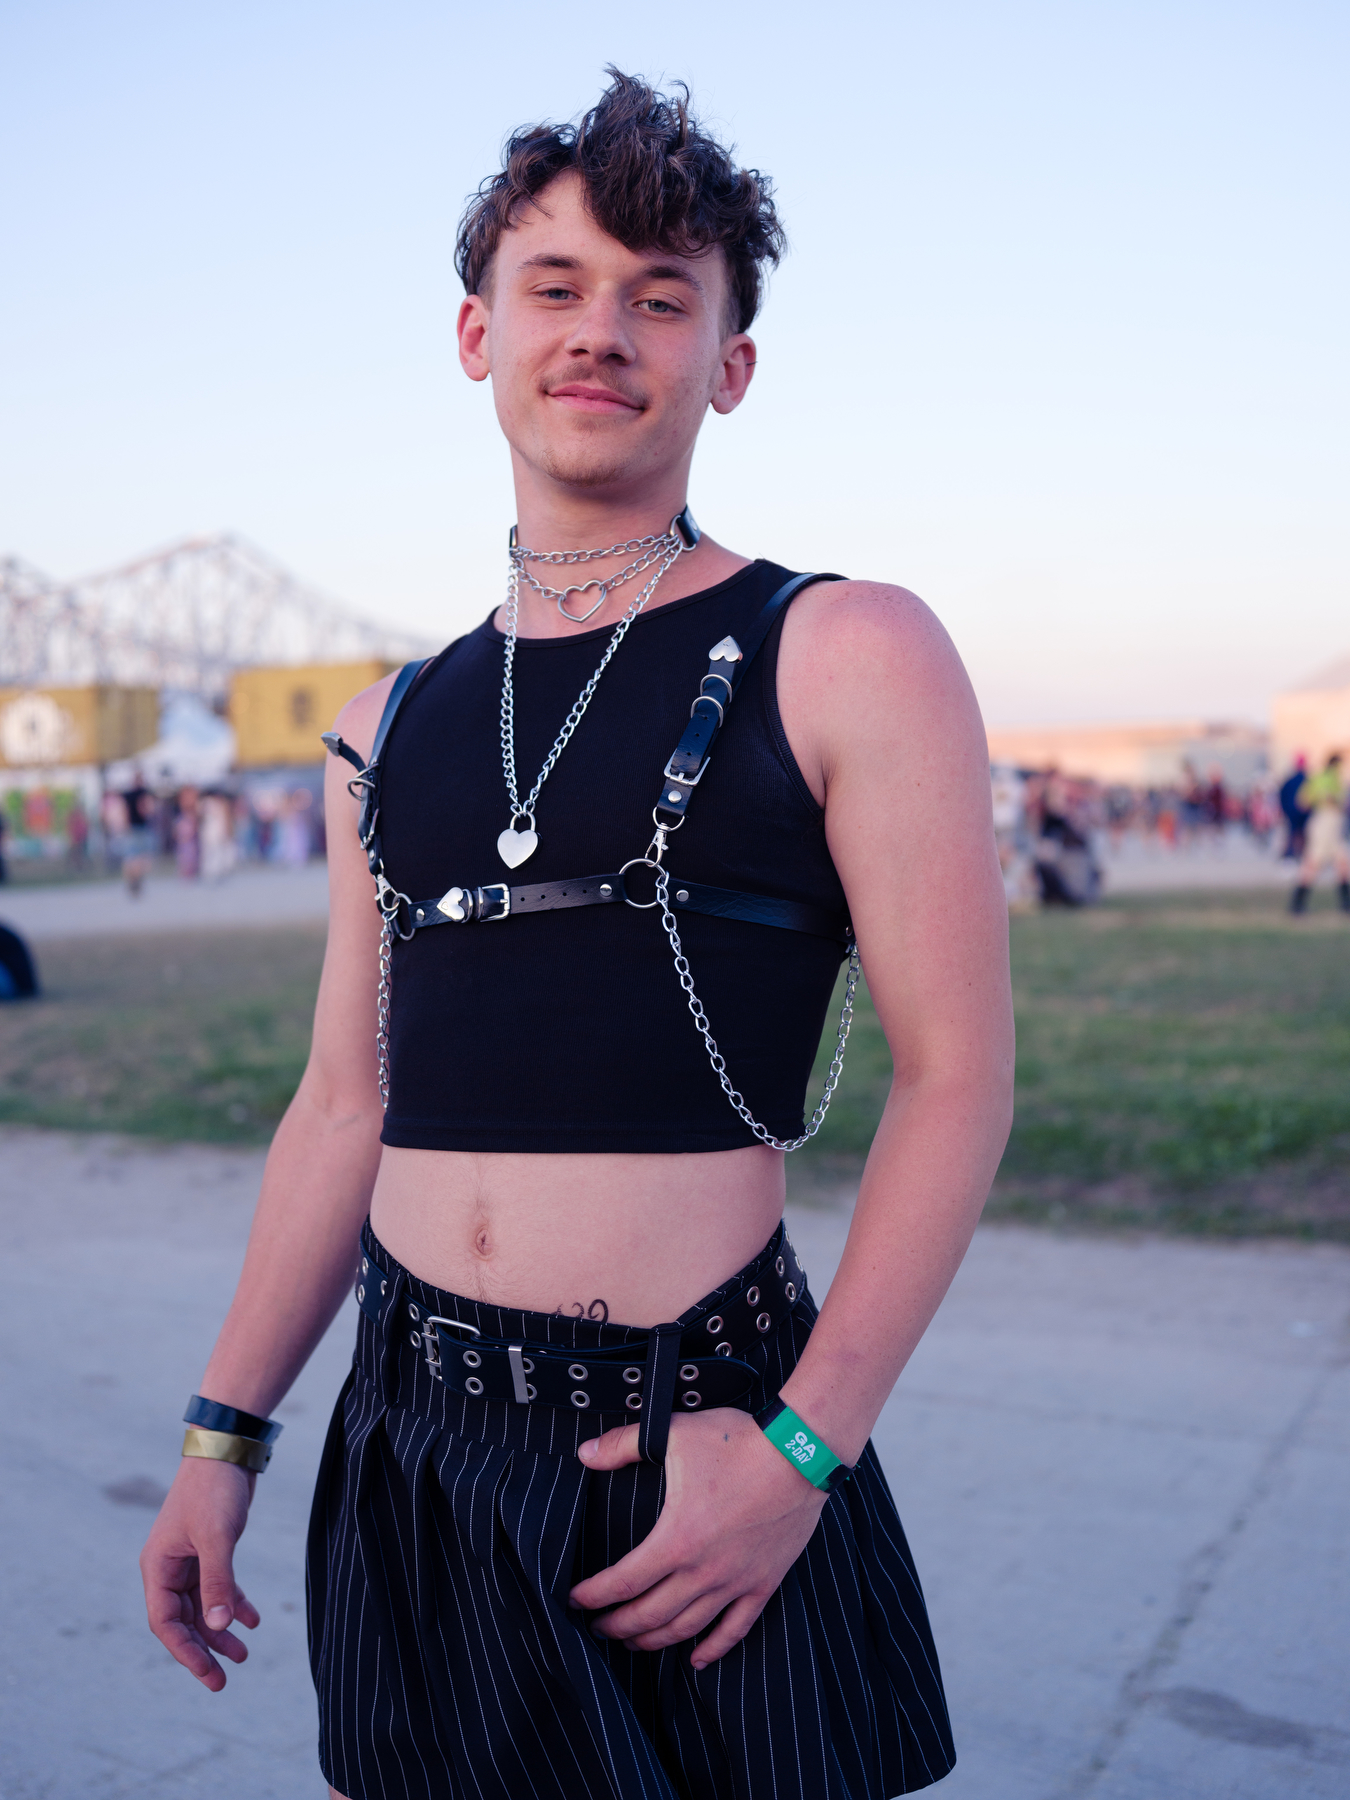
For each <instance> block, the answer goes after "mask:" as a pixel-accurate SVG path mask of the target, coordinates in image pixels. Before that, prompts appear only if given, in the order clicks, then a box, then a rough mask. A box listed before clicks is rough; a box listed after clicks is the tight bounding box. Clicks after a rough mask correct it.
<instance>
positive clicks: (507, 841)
mask: <svg viewBox="0 0 1350 1800" xmlns="http://www.w3.org/2000/svg"><path fill="white" fill-rule="evenodd" d="M538 848H539V833H538V832H537V831H529V830H526V831H514V830H513V829H512V828H511V826H509V825H508V826H507V828H506V830H505V831H504V832H503V833H502V834H501V836H500V837H499V838H498V839H497V854H498V856H500V857H501V859H502V861H503V862H504V863H505V864H506V866H507V868H508V869H518V868H519V867H520V865H521V864H522V863H523V862H525V861H526V860H527V859H528V858H529V857H531V856H533V855H534V853H535V851H536V850H537V849H538Z"/></svg>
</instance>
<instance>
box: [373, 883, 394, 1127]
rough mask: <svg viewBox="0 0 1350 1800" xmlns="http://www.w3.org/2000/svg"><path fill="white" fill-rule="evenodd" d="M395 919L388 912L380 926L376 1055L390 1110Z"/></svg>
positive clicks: (382, 1101)
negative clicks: (390, 1029) (390, 1030)
mask: <svg viewBox="0 0 1350 1800" xmlns="http://www.w3.org/2000/svg"><path fill="white" fill-rule="evenodd" d="M393 948H394V921H393V919H392V918H390V916H389V915H388V913H386V914H385V915H384V920H383V923H382V924H381V926H380V986H379V990H378V996H379V997H378V1001H377V1008H378V1010H377V1013H376V1025H375V1056H376V1061H377V1063H378V1066H379V1071H380V1075H379V1081H380V1110H381V1111H382V1112H388V1111H389V996H390V994H391V993H392V991H393V986H392V982H391V980H390V976H391V974H392V971H393V954H392V953H393Z"/></svg>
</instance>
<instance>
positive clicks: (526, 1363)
mask: <svg viewBox="0 0 1350 1800" xmlns="http://www.w3.org/2000/svg"><path fill="white" fill-rule="evenodd" d="M520 1366H521V1368H522V1369H524V1371H525V1373H526V1374H527V1375H533V1374H534V1364H533V1363H532V1362H531V1361H530V1359H529V1357H528V1356H522V1357H521V1359H520Z"/></svg>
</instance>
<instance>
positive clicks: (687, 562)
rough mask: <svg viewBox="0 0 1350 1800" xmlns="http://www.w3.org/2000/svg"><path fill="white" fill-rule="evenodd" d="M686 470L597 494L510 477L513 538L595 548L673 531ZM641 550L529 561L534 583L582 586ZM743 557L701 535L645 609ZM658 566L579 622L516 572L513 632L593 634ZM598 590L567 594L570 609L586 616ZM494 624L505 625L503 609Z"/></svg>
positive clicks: (723, 576)
mask: <svg viewBox="0 0 1350 1800" xmlns="http://www.w3.org/2000/svg"><path fill="white" fill-rule="evenodd" d="M686 475H687V471H686V470H681V471H679V472H678V475H677V476H676V477H674V478H672V479H670V480H668V481H664V482H660V483H654V484H648V485H647V486H646V487H645V489H644V490H643V491H641V492H634V493H626V492H622V491H609V490H606V491H604V492H598V491H595V490H576V489H568V488H564V487H562V486H561V484H557V483H548V484H547V485H546V486H542V487H541V486H540V485H539V484H537V483H536V482H533V481H528V480H527V481H523V482H522V481H521V480H520V479H519V477H518V478H517V482H516V505H517V508H518V511H517V517H516V530H517V541H518V542H519V543H520V544H521V545H522V546H524V547H525V548H526V549H530V550H547V551H556V550H600V549H607V548H608V547H609V546H610V545H612V544H627V543H631V542H634V541H636V540H638V539H641V538H647V537H659V536H660V535H661V534H662V533H664V532H667V531H669V530H670V528H671V522H672V520H673V519H674V518H675V516H676V515H677V514H678V513H680V512H681V511H682V510H683V509H684V506H685V491H686V490H685V478H686ZM639 554H640V552H636V551H634V552H632V553H628V554H620V555H618V556H607V557H598V558H597V559H596V560H595V561H594V562H586V563H565V564H561V565H560V564H556V563H538V562H532V563H529V564H528V565H527V567H528V568H529V570H530V572H531V573H532V574H533V575H534V576H535V578H536V580H538V581H540V582H541V583H543V585H544V586H546V587H550V588H554V589H562V588H565V587H568V586H571V585H574V586H577V587H580V586H581V584H582V583H583V582H585V581H591V580H595V581H604V580H605V579H606V578H607V577H613V576H615V575H618V574H620V573H621V572H622V571H623V570H624V569H625V568H627V567H628V566H629V564H630V563H632V562H634V561H635V560H636V559H637V556H638V555H639ZM748 560H749V559H748V558H747V557H744V556H737V555H736V554H735V553H734V552H733V551H730V550H726V549H724V548H723V547H722V546H721V545H720V544H718V543H715V542H714V541H713V540H712V539H711V538H709V537H707V536H704V537H703V538H702V539H701V540H700V542H699V544H698V546H697V548H695V549H693V550H688V551H684V552H683V553H682V554H681V555H679V556H677V557H676V558H675V560H674V561H673V562H672V563H671V564H670V566H669V567H668V568H667V569H666V571H665V573H664V574H663V575H662V576H661V579H660V580H659V581H658V583H657V585H656V590H655V592H654V593H653V594H652V597H651V599H650V600H648V602H647V604H646V606H645V607H644V609H643V610H644V611H654V610H655V609H656V608H657V607H659V606H666V605H669V604H670V602H671V601H672V600H683V599H685V598H687V597H688V596H689V595H690V594H696V593H700V592H701V591H702V590H703V589H704V588H710V587H716V586H717V584H718V583H719V582H722V581H725V580H727V579H728V577H729V576H731V575H734V574H735V573H736V572H737V570H738V569H743V568H744V567H745V566H746V563H747V562H748ZM660 567H661V564H660V562H655V563H652V564H651V565H650V566H649V567H648V568H647V569H646V570H644V571H643V572H642V573H641V574H638V575H635V576H632V577H631V578H630V579H629V580H628V581H625V582H624V583H623V584H622V585H621V586H619V587H616V588H615V589H613V591H612V592H610V593H608V594H607V595H606V597H605V602H604V604H603V606H601V607H599V608H598V609H597V610H596V611H595V612H594V613H592V614H591V616H590V617H589V618H588V619H586V620H585V621H584V622H583V623H576V622H574V621H573V620H570V619H566V618H564V617H563V615H562V614H561V613H560V612H559V610H558V606H557V603H556V601H554V600H550V599H546V598H545V597H544V596H543V595H542V594H539V593H536V592H535V590H534V589H533V588H532V587H531V586H530V584H529V583H528V582H527V581H526V580H525V579H524V577H523V576H522V578H521V582H520V611H519V621H518V627H517V629H518V631H519V635H520V636H521V637H522V638H545V637H548V638H551V637H573V636H575V635H576V634H577V633H578V632H580V631H594V630H596V629H601V628H603V627H605V626H608V625H616V624H617V623H618V621H619V620H620V619H621V618H622V617H623V615H624V613H625V612H626V611H627V610H628V608H629V607H630V606H631V605H632V603H633V601H634V600H636V599H637V597H638V595H639V594H641V592H642V591H643V589H644V588H645V587H646V586H647V585H648V583H649V582H650V581H651V579H652V577H653V576H654V575H655V574H656V573H657V570H658V569H659V568H660ZM597 594H598V590H597V589H596V588H593V587H592V588H588V589H587V590H586V591H585V592H584V593H581V594H576V595H572V596H569V600H568V609H569V611H574V612H576V613H578V614H580V613H584V612H585V611H586V610H587V609H588V607H590V606H591V605H592V604H593V603H594V602H595V600H596V598H597ZM496 624H497V625H498V627H499V628H502V627H504V625H505V618H504V613H503V611H502V610H499V611H498V613H497V616H496Z"/></svg>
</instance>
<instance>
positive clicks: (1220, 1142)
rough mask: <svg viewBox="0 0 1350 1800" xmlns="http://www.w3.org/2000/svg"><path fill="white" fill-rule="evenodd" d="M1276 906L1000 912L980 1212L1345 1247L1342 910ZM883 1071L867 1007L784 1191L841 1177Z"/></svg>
mask: <svg viewBox="0 0 1350 1800" xmlns="http://www.w3.org/2000/svg"><path fill="white" fill-rule="evenodd" d="M1283 905H1284V901H1283V896H1282V895H1281V894H1279V893H1260V894H1245V893H1239V894H1223V895H1215V894H1182V895H1169V896H1139V897H1137V898H1128V899H1120V900H1115V901H1111V902H1108V903H1107V904H1105V905H1103V906H1101V907H1098V908H1095V909H1093V910H1091V911H1087V912H1080V913H1062V912H1052V913H1038V914H1032V915H1027V916H1024V917H1018V918H1014V919H1013V921H1012V960H1013V990H1014V1000H1015V1004H1016V1012H1017V1035H1018V1058H1017V1105H1016V1117H1015V1123H1014V1126H1013V1132H1012V1137H1011V1139H1010V1141H1009V1145H1008V1149H1007V1153H1006V1155H1005V1156H1004V1159H1003V1164H1002V1167H1001V1168H1000V1170H999V1176H998V1181H997V1183H996V1185H995V1189H994V1195H993V1197H992V1199H991V1201H990V1216H993V1217H998V1216H1005V1217H1016V1218H1026V1219H1050V1220H1053V1221H1062V1220H1073V1221H1080V1222H1085V1223H1086V1222H1100V1223H1106V1224H1111V1225H1117V1226H1118V1225H1150V1226H1161V1227H1164V1228H1172V1229H1180V1230H1186V1231H1198V1232H1218V1233H1224V1234H1234V1233H1240V1234H1251V1233H1280V1234H1293V1235H1299V1236H1308V1237H1334V1238H1340V1239H1344V1240H1350V922H1347V921H1346V920H1344V919H1342V918H1341V917H1340V916H1338V915H1336V914H1334V913H1332V912H1331V911H1330V910H1328V899H1327V896H1325V895H1323V896H1321V897H1320V909H1319V911H1317V912H1316V913H1314V914H1313V915H1312V916H1311V917H1310V918H1307V919H1303V920H1293V919H1290V918H1288V917H1287V915H1286V914H1285V913H1284V911H1283ZM823 1070H824V1062H823V1060H822V1061H820V1062H818V1065H817V1076H818V1077H819V1076H820V1075H822V1074H823ZM889 1080H890V1058H889V1055H888V1054H887V1050H886V1045H885V1042H884V1039H883V1038H882V1036H881V1032H880V1030H879V1028H878V1026H877V1023H876V1019H875V1015H874V1014H872V1012H871V1010H870V1008H869V1009H867V1010H866V1012H863V1013H860V1016H859V1021H858V1025H857V1026H856V1027H855V1032H854V1039H853V1041H852V1042H851V1043H850V1046H849V1061H848V1065H847V1073H846V1076H845V1084H843V1085H841V1090H840V1096H839V1099H837V1100H836V1102H835V1107H834V1109H832V1111H831V1113H830V1115H829V1118H828V1119H827V1121H826V1124H825V1126H824V1128H823V1129H822V1130H821V1132H820V1135H819V1137H818V1138H817V1139H816V1141H815V1144H814V1145H813V1146H811V1147H810V1148H809V1149H807V1150H805V1151H802V1152H800V1153H799V1154H800V1157H801V1159H802V1163H803V1166H802V1168H801V1169H800V1171H799V1172H798V1175H797V1186H798V1190H799V1191H801V1192H808V1191H809V1190H810V1189H811V1188H813V1187H814V1188H820V1187H828V1186H829V1184H830V1183H831V1181H835V1182H837V1181H839V1180H842V1179H844V1178H846V1177H849V1176H851V1175H852V1174H854V1173H856V1170H857V1168H858V1166H859V1164H860V1159H861V1157H862V1156H863V1155H864V1154H865V1151H866V1146H867V1142H868V1139H869V1136H870V1132H871V1129H872V1127H873V1125H874V1124H875V1120H876V1117H877V1115H878V1112H879V1110H880V1106H881V1104H882V1102H883V1101H884V1098H885V1094H886V1089H887V1085H888V1083H889Z"/></svg>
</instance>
